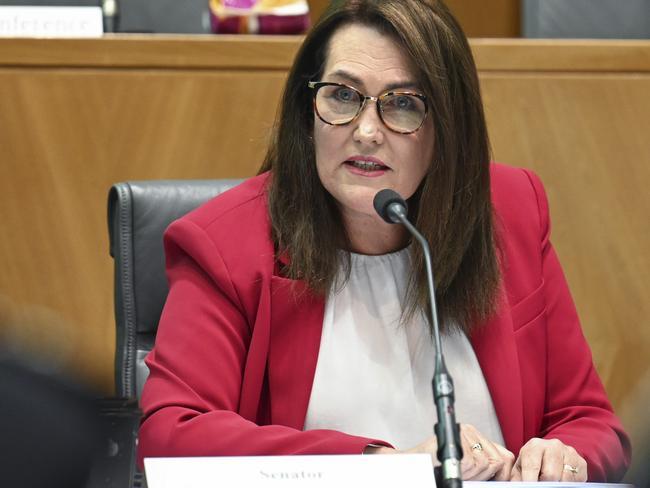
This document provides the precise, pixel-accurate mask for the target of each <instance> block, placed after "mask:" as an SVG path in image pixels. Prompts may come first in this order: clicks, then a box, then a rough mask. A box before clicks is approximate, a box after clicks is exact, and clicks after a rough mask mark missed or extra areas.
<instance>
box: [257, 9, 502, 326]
mask: <svg viewBox="0 0 650 488" xmlns="http://www.w3.org/2000/svg"><path fill="white" fill-rule="evenodd" d="M350 23H359V24H363V25H367V26H371V27H374V28H377V29H379V30H380V31H381V32H382V33H385V34H387V35H390V36H391V37H393V39H395V41H396V42H397V43H398V44H399V45H401V46H402V48H403V49H404V52H405V53H406V55H407V56H408V57H409V58H410V62H411V66H412V67H413V72H414V74H415V76H416V77H417V81H418V82H419V85H420V89H421V90H422V92H423V93H424V94H425V95H426V97H427V100H428V104H429V110H430V112H431V114H432V119H433V124H434V133H435V136H434V137H435V141H434V155H433V160H432V161H431V166H430V169H429V171H428V173H427V175H426V176H425V177H424V179H423V181H422V183H421V184H420V187H419V188H418V190H417V191H416V193H415V195H414V196H413V197H411V199H410V201H409V207H410V209H409V213H410V216H411V218H412V219H413V221H414V222H415V225H416V226H417V227H418V228H419V229H420V231H421V232H422V233H423V234H424V236H425V237H426V238H427V239H428V241H429V243H430V245H431V249H432V253H433V272H434V277H435V281H436V287H437V290H436V297H437V301H438V310H439V313H440V316H441V321H442V323H443V327H444V326H445V325H446V326H447V327H449V325H450V323H451V322H452V321H456V322H457V323H458V325H459V326H460V327H461V328H462V329H464V330H465V331H469V330H470V329H471V328H472V326H473V325H475V323H476V321H478V320H482V319H485V318H487V317H488V316H489V315H490V314H491V313H492V312H493V311H494V308H495V302H496V295H497V289H498V286H499V267H498V263H497V258H496V250H495V244H494V239H493V223H492V206H491V200H490V172H489V165H490V148H489V141H488V135H487V128H486V124H485V117H484V114H483V106H482V103H481V96H480V92H479V84H478V76H477V73H476V67H475V65H474V60H473V58H472V54H471V51H470V48H469V45H468V43H467V39H466V38H465V35H464V34H463V32H462V30H461V28H460V26H459V25H458V23H457V21H456V20H455V19H454V17H453V16H452V15H451V13H450V12H449V10H448V9H447V7H446V6H445V5H444V4H443V3H442V2H440V1H435V0H351V1H345V2H333V3H332V6H331V7H330V8H329V10H327V11H326V12H325V14H324V15H323V16H322V17H321V19H320V20H319V21H318V23H317V24H316V25H315V26H314V27H313V28H312V30H311V31H310V32H309V34H308V35H307V37H306V38H305V41H304V42H303V44H302V47H301V48H300V50H299V51H298V53H297V55H296V59H295V61H294V64H293V67H292V68H291V71H290V72H289V77H288V79H287V83H286V87H285V91H284V95H283V98H282V102H281V105H280V108H279V113H278V121H277V124H276V130H275V133H274V137H273V139H272V141H271V144H270V146H269V149H268V152H267V155H266V159H265V161H264V164H263V166H262V168H261V170H260V171H267V170H271V171H272V178H271V183H270V186H269V209H270V216H271V222H272V232H273V239H274V242H275V245H276V248H277V251H278V253H279V254H281V253H287V254H288V255H289V257H290V264H289V265H288V267H287V269H286V270H285V275H286V276H288V277H289V278H293V279H302V280H305V281H306V282H307V283H308V284H309V286H310V287H311V289H312V290H314V291H315V292H317V293H321V294H324V293H327V292H328V291H329V290H330V288H331V287H332V286H334V283H335V279H336V276H337V273H338V271H339V270H340V269H341V268H342V269H343V270H344V272H345V276H349V270H350V260H349V254H348V253H340V252H339V250H340V249H349V239H348V236H347V233H346V230H345V228H344V225H343V223H342V220H341V216H340V213H339V210H338V208H337V205H336V202H335V201H334V199H333V197H332V196H331V195H330V194H329V193H328V192H327V191H326V190H325V188H324V187H323V185H322V184H321V182H320V180H319V177H318V174H317V171H316V161H315V150H314V143H313V140H312V134H313V127H314V113H313V108H312V99H311V97H312V92H311V90H310V89H308V87H307V82H308V81H310V80H319V78H320V76H321V75H322V69H323V67H324V65H325V59H326V55H327V48H328V41H329V39H330V38H331V37H332V35H333V33H334V32H335V31H336V30H337V29H338V28H339V27H341V26H342V25H346V24H350ZM411 253H412V268H411V277H410V281H409V287H408V293H407V306H406V310H405V311H406V317H410V316H411V315H412V313H413V312H415V311H416V310H418V309H421V310H423V311H425V312H426V311H427V310H428V306H429V305H428V292H427V282H426V272H425V269H424V257H423V254H422V251H421V250H420V249H419V246H413V247H412V249H411ZM427 316H428V314H427Z"/></svg>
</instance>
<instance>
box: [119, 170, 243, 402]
mask: <svg viewBox="0 0 650 488" xmlns="http://www.w3.org/2000/svg"><path fill="white" fill-rule="evenodd" d="M241 181H242V180H152V181H131V182H126V183H117V184H115V185H113V187H112V188H111V190H110V192H109V195H108V233H109V238H110V253H111V256H113V259H114V263H115V324H116V327H117V330H116V347H115V390H116V395H118V396H121V397H137V398H138V399H139V398H140V394H141V392H142V385H143V384H144V381H145V379H146V378H147V376H148V374H149V370H148V369H147V367H146V365H145V364H144V358H145V356H146V355H147V354H148V353H149V351H151V348H152V347H153V344H154V340H155V337H156V330H157V328H158V320H159V318H160V314H161V312H162V308H163V305H164V303H165V299H166V298H167V293H168V291H169V289H168V286H167V279H166V277H165V256H164V250H163V243H162V236H163V233H164V231H165V229H166V228H167V226H168V225H169V224H170V223H171V222H172V221H174V220H176V219H178V218H179V217H182V216H183V215H185V214H186V213H188V212H189V211H191V210H193V209H195V208H196V207H198V206H200V205H201V204H202V203H204V202H206V201H207V200H209V199H210V198H212V197H214V196H216V195H218V194H219V193H222V192H223V191H225V190H228V189H230V188H232V187H234V186H236V185H238V184H239V183H241Z"/></svg>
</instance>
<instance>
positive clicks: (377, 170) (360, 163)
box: [344, 159, 390, 177]
mask: <svg viewBox="0 0 650 488" xmlns="http://www.w3.org/2000/svg"><path fill="white" fill-rule="evenodd" d="M344 164H345V167H346V168H347V169H348V171H350V172H351V173H353V174H355V175H360V176H368V177H377V176H381V175H383V174H384V173H385V172H386V171H388V170H389V169H390V168H389V167H388V166H386V165H384V164H382V163H379V162H377V160H369V159H352V160H348V161H345V163H344Z"/></svg>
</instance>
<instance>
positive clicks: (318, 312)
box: [140, 0, 629, 481]
mask: <svg viewBox="0 0 650 488" xmlns="http://www.w3.org/2000/svg"><path fill="white" fill-rule="evenodd" d="M383 188H392V189H393V190H395V191H397V192H398V193H400V194H401V195H402V196H404V197H405V198H407V199H408V201H409V206H410V210H409V211H410V213H411V218H412V219H413V221H414V222H416V225H417V226H418V227H419V228H420V229H421V230H422V231H423V233H424V234H425V235H426V236H427V238H428V239H429V241H430V243H431V246H432V249H433V250H434V273H435V276H436V281H437V284H438V290H437V294H438V296H437V300H438V307H439V310H440V313H441V318H442V323H443V328H444V332H445V334H444V342H445V348H446V354H447V358H448V359H447V360H448V362H449V363H450V364H449V367H450V369H451V373H452V375H453V376H454V379H455V382H456V389H457V401H456V407H457V419H458V420H459V422H461V423H462V424H463V427H462V440H463V448H464V453H465V454H464V459H463V477H464V478H465V479H491V478H494V479H499V480H510V479H512V480H524V481H533V480H538V479H539V480H565V481H584V480H586V479H589V480H593V481H595V480H606V479H609V480H617V479H620V477H622V475H623V473H624V471H625V468H626V465H627V463H628V459H629V443H628V440H627V437H626V435H625V433H624V432H623V430H622V428H621V426H620V423H619V422H618V420H617V419H616V417H615V416H614V414H613V413H612V410H611V406H610V404H609V402H608V400H607V398H606V395H605V392H604V390H603V387H602V385H601V383H600V380H599V379H598V377H597V375H596V372H595V370H594V367H593V364H592V361H591V354H590V352H589V349H588V346H587V344H586V342H585V340H584V337H583V335H582V332H581V330H580V325H579V323H578V319H577V316H576V313H575V309H574V307H573V304H572V302H571V298H570V295H569V292H568V289H567V286H566V283H565V280H564V278H563V275H562V272H561V269H560V267H559V264H558V262H557V258H556V256H555V254H554V252H553V249H552V247H551V245H550V243H549V240H548V234H549V222H548V207H547V203H546V198H545V195H544V191H543V188H542V185H541V183H540V182H539V180H538V179H537V177H536V176H535V175H533V174H532V173H530V172H528V171H524V170H516V169H512V168H506V167H503V166H500V165H495V164H492V165H491V164H490V162H489V144H488V139H487V131H486V127H485V121H484V117H483V111H482V106H481V101H480V95H479V88H478V81H477V76H476V69H475V67H474V64H473V60H472V57H471V53H470V50H469V47H468V45H467V41H466V39H465V38H464V36H463V34H462V32H461V30H460V28H459V26H458V25H457V23H456V22H455V20H454V19H453V18H452V17H451V15H450V14H449V12H448V11H447V9H446V8H445V7H444V5H442V4H441V3H439V2H434V1H431V0H429V1H427V0H399V1H398V0H386V1H370V0H355V1H350V2H345V3H343V4H340V5H337V6H335V7H333V8H332V9H331V10H330V11H329V12H328V13H326V14H325V16H324V17H323V18H322V19H321V21H320V22H319V23H318V24H317V25H316V26H315V27H314V28H313V30H312V31H311V33H310V34H309V35H308V36H307V38H306V39H305V42H304V44H303V46H302V48H301V50H300V52H299V53H298V55H297V57H296V60H295V63H294V66H293V68H292V70H291V72H290V74H289V78H288V81H287V86H286V89H285V93H284V97H283V100H282V105H281V109H280V114H279V120H278V124H277V130H276V135H275V138H274V140H273V141H272V143H271V145H270V148H269V151H268V154H267V157H266V161H265V163H264V166H263V168H262V173H261V174H260V175H259V176H257V177H256V178H252V179H250V180H248V181H247V182H245V183H244V184H242V185H241V186H239V187H238V188H236V189H234V190H232V191H230V192H227V193H225V194H223V195H221V196H220V197H218V198H216V199H214V200H212V201H211V202H209V203H208V204H206V205H205V206H203V207H201V208H200V209H198V210H197V211H195V212H192V213H190V214H189V215H188V216H186V217H184V218H182V219H180V220H179V221H177V222H175V223H174V224H172V225H171V226H170V228H169V229H168V231H167V233H166V237H165V246H166V252H167V267H168V277H169V281H170V293H169V297H168V301H167V304H166V306H165V310H164V313H163V316H162V318H161V322H160V325H159V329H158V335H157V342H156V346H155V348H154V350H153V352H152V353H151V354H150V356H149V358H148V361H147V363H148V365H149V368H150V370H151V375H150V377H149V380H148V382H147V383H146V385H145V388H144V392H143V397H142V407H143V410H144V420H143V424H142V427H141V430H140V456H141V457H146V456H203V455H258V454H318V453H362V452H365V453H373V454H382V453H393V452H400V451H408V452H427V453H431V454H432V455H435V450H436V442H435V439H434V438H433V437H432V427H433V424H434V423H435V413H434V408H433V402H432V394H431V385H430V382H431V377H432V374H433V362H432V357H433V356H432V354H433V346H432V344H431V338H430V333H429V331H430V326H429V324H428V323H427V322H426V319H425V318H424V317H425V314H423V311H424V310H426V307H427V301H426V282H425V275H424V267H423V264H422V263H423V259H422V255H421V252H420V251H419V250H418V248H417V247H414V246H413V247H412V246H410V245H409V239H408V235H407V234H406V232H405V231H404V229H403V228H401V227H400V226H394V225H389V224H386V223H384V222H383V221H382V220H381V218H380V217H379V216H378V215H377V214H376V212H375V211H374V209H373V206H372V201H373V197H374V195H375V194H376V193H377V191H379V190H380V189H383ZM497 249H498V251H497Z"/></svg>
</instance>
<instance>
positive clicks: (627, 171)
mask: <svg viewBox="0 0 650 488" xmlns="http://www.w3.org/2000/svg"><path fill="white" fill-rule="evenodd" d="M298 42H299V39H296V38H282V37H280V38H273V39H262V38H256V37H238V38H232V37H227V36H225V37H220V38H218V39H215V38H209V37H197V38H194V37H193V38H182V37H180V38H175V37H163V38H160V37H143V36H122V37H116V38H107V39H101V40H88V41H41V40H7V39H5V40H0V170H1V174H2V178H0V222H2V239H0V269H2V273H0V324H4V325H3V326H2V327H0V332H1V333H4V334H5V335H9V336H14V337H15V336H19V337H23V338H26V339H27V340H28V341H31V342H32V343H33V345H34V347H35V348H36V349H37V350H39V351H40V352H41V354H45V355H47V354H49V355H52V356H54V357H55V359H60V361H61V362H62V363H63V365H64V366H68V367H72V368H74V369H76V370H77V371H78V372H79V373H80V374H81V375H82V376H83V377H85V378H86V379H88V380H89V381H91V382H92V383H93V384H95V385H98V386H99V387H100V388H101V389H102V390H103V391H104V392H109V391H110V389H111V388H112V375H113V370H112V368H113V365H112V361H113V349H114V345H113V342H114V331H113V328H114V325H113V323H114V322H113V303H112V302H113V292H112V289H113V277H112V260H111V259H110V257H109V256H108V238H107V232H106V222H105V216H106V194H107V191H108V188H109V187H110V185H111V184H112V183H113V182H116V181H124V180H129V179H150V178H218V177H245V176H249V175H252V174H254V173H255V172H256V170H257V168H258V166H259V164H260V162H261V158H262V156H263V153H264V146H265V143H266V140H267V137H268V134H269V131H270V128H271V125H272V121H273V118H274V113H275V108H276V104H277V100H278V96H279V93H280V90H281V86H282V82H283V79H284V77H285V75H286V70H287V68H288V66H289V64H290V62H291V59H292V56H293V54H294V53H295V50H296V48H297V46H298ZM472 48H473V50H474V55H475V58H476V61H477V65H478V67H479V71H480V76H481V83H482V90H483V96H484V101H485V106H486V114H487V118H488V125H489V129H490V135H491V138H492V144H493V148H494V155H495V158H496V159H498V160H500V161H503V162H506V163H509V164H513V165H519V166H525V167H530V168H533V169H534V170H536V171H537V172H538V173H539V174H540V175H541V176H542V179H543V180H544V182H545V184H546V188H547V190H548V195H549V200H550V204H551V215H552V218H553V228H554V233H553V240H554V243H555V245H556V249H557V251H558V254H559V256H560V259H561V260H562V262H563V265H564V268H565V272H566V274H567V278H568V281H569V283H570V285H571V288H572V291H573V294H574V297H575V301H576V304H577V308H578V311H579V312H580V315H581V317H582V320H583V325H584V330H585V334H586V336H587V338H588V340H589V342H590V344H591V346H592V349H593V353H594V359H595V362H596V365H597V368H598V370H599V372H600V374H601V376H602V378H603V381H604V383H605V386H606V388H607V390H608V392H609V394H610V396H611V399H612V401H613V403H614V405H615V407H616V408H617V410H618V411H619V413H620V415H621V417H622V419H623V421H624V423H625V425H626V426H627V427H628V429H629V430H630V432H631V433H632V435H633V439H634V440H635V442H636V443H637V444H638V443H640V442H641V440H642V439H643V438H644V433H643V432H644V429H645V428H646V426H647V423H646V421H645V415H643V414H642V412H643V409H644V408H645V406H644V405H645V404H646V402H647V398H648V395H649V394H650V362H649V361H648V359H647V358H648V356H649V353H650V327H648V325H649V324H648V322H649V319H648V317H650V301H649V300H648V298H647V295H648V294H647V291H646V287H645V282H644V281H645V277H646V276H648V275H649V274H650V235H649V230H650V228H649V227H648V218H647V216H648V215H649V214H650V194H649V193H648V191H647V189H646V188H645V186H646V185H645V182H647V181H650V174H649V173H650V152H649V151H648V149H647V148H648V145H647V135H648V134H649V133H650V125H649V123H650V119H649V118H648V117H647V114H648V113H650V97H648V95H647V94H648V93H650V42H648V41H634V42H633V41H630V42H624V41H606V42H587V41H530V40H510V41H506V40H474V41H472ZM11 324H19V327H13V326H11ZM5 340H6V339H5ZM567 374H570V372H567Z"/></svg>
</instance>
